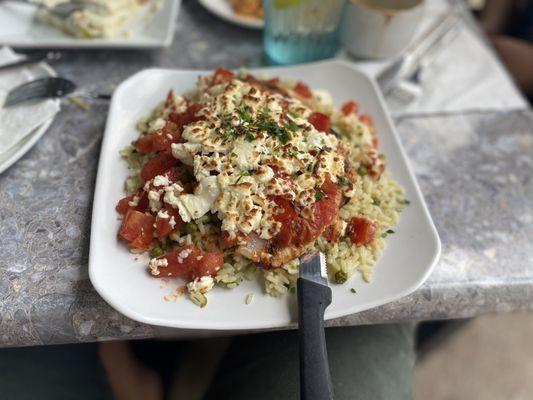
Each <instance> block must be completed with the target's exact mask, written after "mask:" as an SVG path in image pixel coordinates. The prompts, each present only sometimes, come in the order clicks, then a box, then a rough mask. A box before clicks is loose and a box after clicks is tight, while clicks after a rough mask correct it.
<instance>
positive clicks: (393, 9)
mask: <svg viewBox="0 0 533 400" xmlns="http://www.w3.org/2000/svg"><path fill="white" fill-rule="evenodd" d="M392 4H394V5H392ZM424 4H425V1H424V0H403V1H385V0H350V1H349V2H348V4H347V5H346V10H345V12H344V15H343V20H342V27H341V41H342V44H343V45H344V48H345V49H346V50H347V51H348V53H350V54H351V55H352V56H354V57H357V58H369V59H378V58H387V57H392V56H395V55H397V54H399V53H400V52H401V51H402V50H403V49H404V48H405V47H406V46H407V45H408V44H409V42H410V41H411V39H412V38H413V35H414V33H415V31H416V29H417V27H418V25H419V23H420V20H421V19H422V15H423V12H424Z"/></svg>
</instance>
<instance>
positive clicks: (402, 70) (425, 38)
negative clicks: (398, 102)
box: [376, 7, 458, 95]
mask: <svg viewBox="0 0 533 400" xmlns="http://www.w3.org/2000/svg"><path fill="white" fill-rule="evenodd" d="M457 18H458V16H457V12H456V9H455V7H452V8H451V9H450V10H449V11H448V12H447V13H446V14H444V15H443V16H442V17H440V18H438V19H437V20H436V21H435V22H434V23H433V24H432V25H431V26H430V27H429V28H428V29H427V30H426V31H425V32H424V33H423V34H422V35H420V37H419V38H418V39H416V40H415V41H413V42H412V43H411V44H410V45H409V46H408V48H407V49H406V50H405V52H404V54H403V55H402V57H400V58H399V59H397V60H396V61H395V62H393V63H392V64H391V65H389V66H388V67H387V68H385V69H384V70H383V71H381V72H380V73H379V74H378V75H377V77H376V79H377V82H378V85H379V86H380V88H381V90H382V92H383V94H384V95H387V94H388V93H390V92H392V91H393V90H394V89H395V88H397V86H398V84H399V83H400V82H402V81H403V80H406V79H407V80H409V81H412V82H413V83H418V82H417V81H418V78H419V76H420V72H421V69H422V68H423V67H424V65H427V63H424V59H425V58H427V56H428V55H431V54H433V55H435V54H436V49H437V48H440V47H441V46H438V45H439V44H441V43H445V42H447V40H446V39H450V32H452V31H454V30H455V28H456V25H457Z"/></svg>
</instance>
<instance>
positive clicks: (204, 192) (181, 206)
mask: <svg viewBox="0 0 533 400" xmlns="http://www.w3.org/2000/svg"><path fill="white" fill-rule="evenodd" d="M219 194H220V189H219V187H218V183H217V177H216V176H208V177H206V178H203V179H202V180H201V181H200V183H199V184H198V186H197V187H196V190H195V192H194V194H183V195H181V196H178V197H177V199H176V202H175V204H176V205H177V208H178V211H179V213H180V216H181V219H183V221H184V222H189V221H191V220H193V219H198V218H200V217H202V216H204V215H205V214H207V213H208V212H209V211H210V210H211V208H213V206H214V204H215V200H216V199H217V198H218V195H219Z"/></svg>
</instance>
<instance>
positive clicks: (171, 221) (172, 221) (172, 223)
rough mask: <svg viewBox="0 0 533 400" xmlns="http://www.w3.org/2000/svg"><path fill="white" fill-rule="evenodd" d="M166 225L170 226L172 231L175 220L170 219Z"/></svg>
mask: <svg viewBox="0 0 533 400" xmlns="http://www.w3.org/2000/svg"><path fill="white" fill-rule="evenodd" d="M168 224H169V225H170V227H171V228H172V229H174V227H175V226H176V219H175V218H174V216H172V217H170V220H169V221H168Z"/></svg>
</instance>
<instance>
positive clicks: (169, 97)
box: [165, 89, 174, 108]
mask: <svg viewBox="0 0 533 400" xmlns="http://www.w3.org/2000/svg"><path fill="white" fill-rule="evenodd" d="M171 106H174V91H173V90H172V89H170V90H169V91H168V93H167V98H166V100H165V108H169V107H171Z"/></svg>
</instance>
